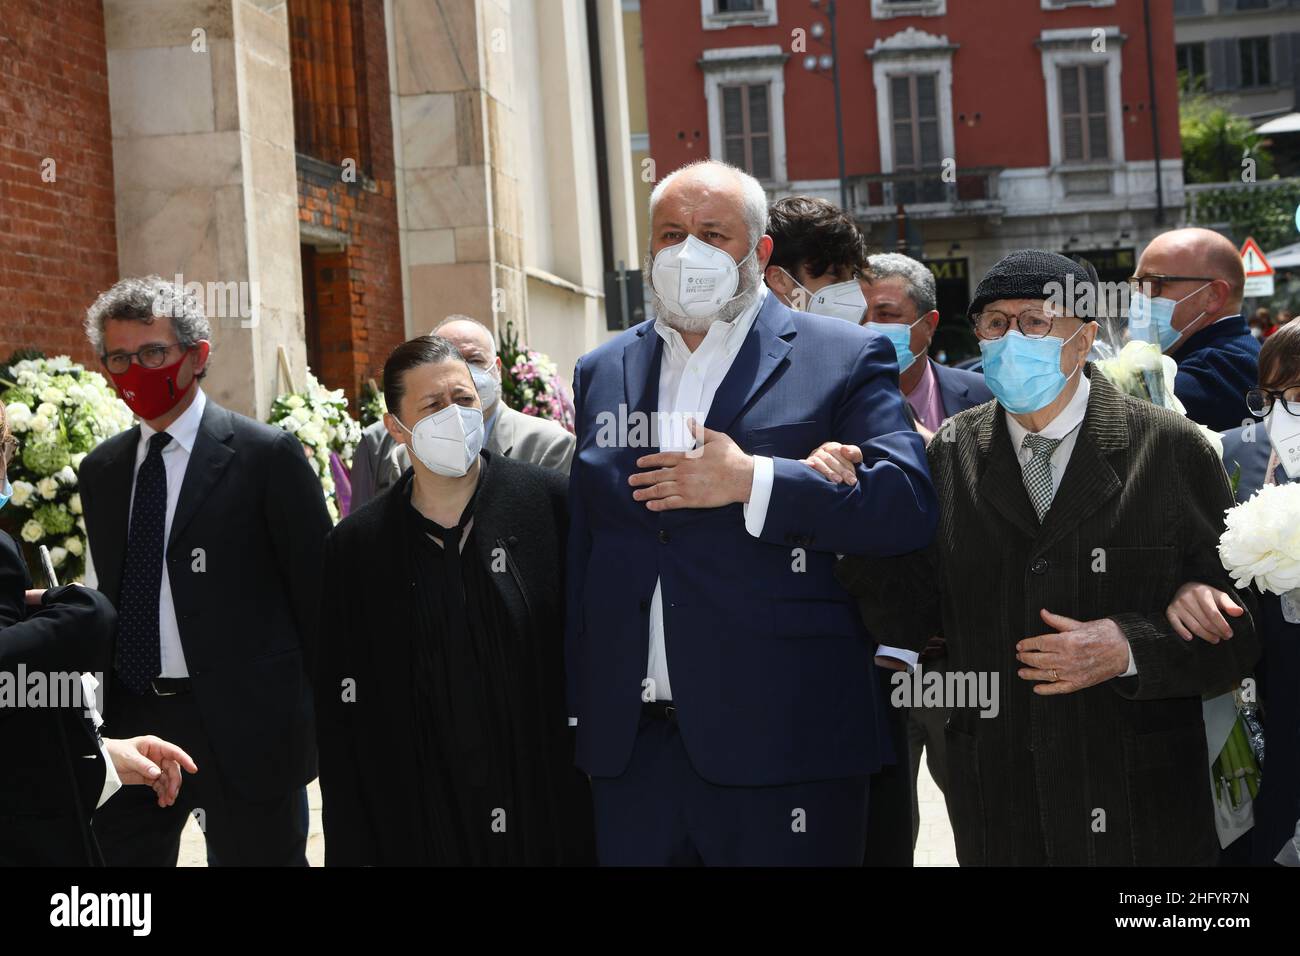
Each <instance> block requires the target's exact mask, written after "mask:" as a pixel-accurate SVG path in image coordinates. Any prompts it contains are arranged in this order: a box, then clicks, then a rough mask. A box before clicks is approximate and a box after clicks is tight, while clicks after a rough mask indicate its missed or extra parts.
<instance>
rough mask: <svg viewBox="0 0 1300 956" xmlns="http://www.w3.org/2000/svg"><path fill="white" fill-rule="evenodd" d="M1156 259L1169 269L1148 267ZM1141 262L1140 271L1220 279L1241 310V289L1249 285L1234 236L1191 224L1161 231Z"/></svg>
mask: <svg viewBox="0 0 1300 956" xmlns="http://www.w3.org/2000/svg"><path fill="white" fill-rule="evenodd" d="M1157 262H1159V263H1163V264H1165V265H1167V266H1168V268H1160V269H1157V268H1154V267H1153V268H1149V269H1148V268H1146V267H1147V266H1148V265H1149V264H1153V263H1157ZM1139 265H1140V267H1141V268H1140V269H1139V271H1140V272H1158V273H1162V274H1164V275H1185V276H1207V277H1209V278H1212V279H1221V280H1223V282H1225V283H1227V286H1228V292H1229V298H1230V299H1234V300H1235V303H1236V306H1237V310H1238V311H1240V309H1241V295H1242V290H1243V289H1244V288H1245V285H1246V270H1245V267H1244V266H1242V264H1241V254H1240V253H1239V252H1238V251H1237V247H1236V246H1235V245H1233V243H1232V240H1231V239H1228V238H1227V237H1226V236H1223V235H1221V234H1220V233H1217V232H1215V231H1214V230H1213V229H1200V228H1196V227H1192V228H1188V229H1173V230H1170V231H1169V232H1166V233H1162V234H1161V235H1158V236H1156V237H1155V238H1154V239H1152V240H1151V244H1150V245H1149V246H1147V248H1146V251H1145V252H1143V253H1142V261H1141V263H1140V264H1139ZM1224 314H1225V315H1231V314H1232V313H1230V312H1228V313H1224Z"/></svg>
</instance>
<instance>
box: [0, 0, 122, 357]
mask: <svg viewBox="0 0 1300 956" xmlns="http://www.w3.org/2000/svg"><path fill="white" fill-rule="evenodd" d="M73 47H75V49H76V51H77V55H76V56H70V55H69V50H70V49H71V48H73ZM115 281H117V238H116V227H115V224H114V197H113V138H112V130H111V126H110V123H109V109H108V59H107V51H106V45H105V40H104V15H103V12H102V11H101V9H100V0H6V2H5V3H4V4H3V10H2V11H0V299H3V300H4V303H5V316H4V321H3V322H0V361H3V360H5V359H7V358H8V357H9V356H10V355H11V354H13V352H14V351H15V350H17V349H26V348H40V349H42V350H43V351H45V352H46V353H47V354H50V355H54V354H69V355H71V356H72V357H73V358H75V359H77V360H78V361H82V362H94V361H95V359H94V356H92V355H91V349H90V346H89V345H88V344H87V343H86V337H85V335H84V334H83V333H82V331H81V324H82V320H83V319H84V317H85V313H86V307H87V306H89V305H90V303H91V302H92V301H94V299H95V296H97V295H98V294H99V293H100V292H101V291H102V290H104V289H106V288H108V287H109V286H110V285H112V284H113V283H114V282H115Z"/></svg>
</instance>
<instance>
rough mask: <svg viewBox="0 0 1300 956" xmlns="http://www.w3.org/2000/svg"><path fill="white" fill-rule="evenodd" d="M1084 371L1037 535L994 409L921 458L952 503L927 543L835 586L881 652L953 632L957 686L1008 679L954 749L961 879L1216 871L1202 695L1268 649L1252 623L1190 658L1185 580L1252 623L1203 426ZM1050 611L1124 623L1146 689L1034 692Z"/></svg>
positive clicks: (1227, 682)
mask: <svg viewBox="0 0 1300 956" xmlns="http://www.w3.org/2000/svg"><path fill="white" fill-rule="evenodd" d="M1087 372H1088V374H1089V379H1090V382H1091V393H1090V395H1089V398H1088V409H1087V412H1086V414H1085V417H1084V421H1083V424H1082V426H1081V429H1082V430H1081V431H1080V433H1079V437H1078V439H1077V442H1076V444H1075V447H1074V450H1073V452H1072V453H1071V456H1070V460H1069V464H1068V465H1067V467H1066V470H1065V474H1064V476H1063V477H1062V480H1061V487H1060V490H1059V491H1058V492H1057V494H1056V497H1055V498H1054V499H1053V503H1052V506H1051V508H1050V509H1049V510H1048V512H1047V514H1046V515H1045V516H1044V519H1043V522H1042V523H1041V524H1040V523H1039V522H1038V519H1037V517H1036V515H1035V513H1034V509H1033V505H1032V504H1031V503H1030V500H1029V494H1028V492H1027V491H1026V490H1025V485H1024V479H1023V477H1022V474H1021V469H1020V463H1019V461H1018V460H1017V458H1016V454H1015V452H1014V451H1013V450H1012V447H1011V440H1010V434H1009V431H1008V429H1007V424H1006V418H1005V413H1004V412H1003V409H1002V406H1001V405H1000V404H999V403H997V402H990V403H987V404H984V405H980V406H978V407H976V408H973V409H970V410H969V411H966V412H963V413H961V414H960V415H958V416H957V417H956V418H954V419H953V425H954V428H953V432H954V438H953V440H952V441H940V440H937V439H936V440H935V441H932V442H931V443H930V445H929V447H928V448H927V453H928V456H929V461H930V471H931V474H932V475H933V477H934V484H935V489H936V490H937V491H938V493H939V500H940V502H941V505H942V510H941V513H940V521H939V532H938V535H937V536H936V539H935V543H934V545H933V546H932V547H931V548H930V549H928V550H927V551H926V552H918V553H916V554H913V555H909V556H907V557H904V558H901V559H889V560H880V561H870V560H867V559H863V558H857V557H847V558H845V559H844V560H843V561H842V562H841V563H840V565H839V568H838V573H839V574H840V575H841V580H842V581H843V582H844V584H845V585H846V586H847V587H848V588H849V589H850V590H851V591H853V593H855V594H857V595H858V596H859V599H860V608H861V610H862V613H863V616H864V618H865V620H866V623H867V626H868V628H870V629H871V631H872V633H873V635H874V636H875V637H876V639H877V640H879V641H881V642H883V643H886V644H891V645H894V646H898V647H910V648H913V649H916V650H919V649H920V648H921V647H922V646H923V645H924V644H925V641H926V639H927V638H929V637H930V636H931V635H933V634H938V633H942V635H943V636H944V638H945V639H946V640H947V642H948V666H947V670H948V672H949V673H950V674H951V673H955V672H967V673H973V674H977V675H978V674H980V673H983V674H996V675H997V676H998V685H999V686H998V691H999V704H1000V708H999V712H998V714H997V715H996V716H993V717H988V718H984V717H981V716H980V713H979V711H978V710H977V709H975V708H973V707H972V708H956V709H954V710H953V711H952V716H951V717H950V718H949V721H948V726H947V731H946V736H945V739H946V741H947V760H948V786H947V787H946V788H945V794H946V797H947V800H948V808H949V813H950V814H951V816H952V823H953V833H954V836H955V837H956V843H957V858H958V860H959V861H960V862H961V864H962V865H963V866H969V865H979V864H997V865H1022V864H1027V863H1028V864H1037V863H1050V864H1065V865H1091V864H1102V865H1134V864H1136V865H1160V866H1168V865H1188V864H1207V863H1208V864H1213V863H1214V862H1215V861H1216V860H1217V858H1218V852H1219V847H1218V842H1217V840H1216V837H1215V830H1214V818H1213V812H1214V811H1213V808H1212V805H1211V800H1210V787H1209V782H1208V780H1207V773H1208V767H1209V761H1208V758H1207V754H1206V746H1205V727H1204V723H1203V721H1202V718H1201V696H1202V695H1203V694H1218V693H1222V692H1223V691H1225V690H1229V689H1231V688H1232V687H1233V686H1234V685H1235V684H1236V683H1237V682H1238V681H1240V680H1241V678H1243V677H1245V676H1247V675H1248V674H1249V673H1250V670H1251V667H1252V665H1253V664H1254V663H1255V661H1256V660H1257V659H1258V657H1259V642H1258V640H1257V638H1256V635H1255V631H1254V627H1253V623H1252V615H1251V614H1249V613H1248V614H1246V615H1243V616H1242V617H1239V618H1234V619H1232V621H1231V623H1232V630H1233V638H1232V639H1231V640H1226V641H1222V642H1220V643H1218V644H1209V643H1207V642H1205V641H1202V640H1193V641H1190V642H1187V641H1184V640H1182V639H1181V638H1180V637H1179V636H1178V635H1177V634H1175V633H1174V632H1173V631H1172V629H1171V627H1170V625H1169V623H1168V621H1167V620H1166V619H1165V613H1164V612H1165V608H1166V607H1167V606H1168V604H1169V601H1170V600H1171V599H1172V598H1173V596H1174V593H1175V592H1176V591H1177V589H1178V587H1179V586H1180V585H1182V584H1183V583H1184V582H1186V581H1203V582H1205V583H1207V584H1210V585H1212V586H1214V587H1216V588H1219V589H1220V590H1222V591H1226V592H1228V593H1229V594H1231V595H1233V596H1234V599H1235V600H1237V601H1238V603H1242V602H1244V605H1243V606H1245V607H1246V608H1248V609H1250V610H1252V611H1253V608H1254V602H1253V600H1251V598H1250V596H1249V594H1244V595H1243V594H1240V593H1239V592H1237V591H1236V589H1235V588H1234V587H1233V584H1232V580H1231V579H1230V577H1229V576H1228V573H1227V572H1226V571H1225V570H1224V569H1223V565H1222V564H1221V563H1220V562H1219V555H1218V550H1217V546H1218V541H1219V535H1220V534H1221V533H1222V531H1223V524H1224V518H1223V512H1224V509H1226V508H1228V507H1230V506H1231V505H1232V494H1231V492H1230V490H1229V488H1228V481H1227V477H1226V475H1225V474H1224V471H1223V466H1222V464H1221V463H1220V461H1219V458H1218V456H1217V455H1216V454H1215V452H1214V450H1213V449H1212V448H1211V447H1210V445H1209V443H1208V442H1206V441H1205V440H1204V439H1203V438H1202V437H1201V435H1200V433H1199V431H1198V430H1197V429H1196V427H1195V426H1194V425H1193V424H1192V423H1191V422H1189V421H1187V420H1186V419H1185V418H1183V417H1182V416H1180V415H1176V414H1174V413H1173V412H1170V411H1167V410H1165V409H1161V408H1157V407H1155V406H1154V405H1151V404H1149V403H1147V402H1142V401H1139V400H1137V399H1133V398H1129V397H1127V396H1123V395H1121V394H1120V393H1119V392H1117V391H1116V389H1115V388H1114V387H1113V386H1112V385H1111V384H1110V383H1109V382H1108V381H1106V379H1105V378H1104V377H1103V376H1102V375H1100V374H1095V373H1093V372H1092V366H1091V365H1089V366H1088V367H1087ZM1040 608H1047V609H1048V610H1049V611H1052V612H1055V613H1056V614H1063V615H1065V616H1067V617H1071V618H1074V619H1075V620H1079V621H1092V620H1096V619H1099V618H1103V617H1110V618H1113V619H1114V620H1115V621H1116V623H1117V624H1118V625H1119V627H1120V629H1121V631H1122V632H1123V633H1124V636H1125V637H1126V638H1127V639H1128V642H1129V647H1130V648H1131V649H1132V651H1133V657H1134V661H1135V663H1136V665H1137V676H1135V677H1117V678H1113V679H1111V680H1108V681H1104V682H1102V683H1100V684H1097V685H1095V686H1092V687H1088V688H1085V689H1083V690H1081V691H1076V692H1075V693H1071V694H1063V695H1056V696H1042V695H1037V694H1034V693H1033V691H1032V684H1031V682H1029V681H1025V680H1023V679H1021V678H1020V677H1019V676H1018V675H1017V671H1018V670H1019V668H1020V666H1021V665H1020V664H1019V662H1018V661H1017V660H1016V657H1015V645H1016V642H1017V641H1019V640H1022V639H1023V638H1026V637H1033V636H1037V635H1041V634H1045V633H1051V628H1049V627H1048V626H1047V625H1046V624H1044V623H1043V621H1042V620H1041V618H1040V617H1039V609H1040ZM1098 810H1100V811H1103V812H1104V814H1105V816H1104V818H1099V817H1098V816H1097V815H1096V812H1097V811H1098ZM1099 820H1104V829H1098V828H1097V827H1096V824H1097V823H1098V821H1099Z"/></svg>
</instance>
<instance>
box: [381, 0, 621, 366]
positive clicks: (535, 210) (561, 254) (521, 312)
mask: <svg viewBox="0 0 1300 956" xmlns="http://www.w3.org/2000/svg"><path fill="white" fill-rule="evenodd" d="M585 7H586V4H585V2H584V0H440V2H439V3H437V4H432V3H428V2H426V0H388V10H389V11H390V15H389V17H388V29H389V44H390V53H391V54H392V55H391V56H390V62H391V63H392V67H391V71H392V88H393V97H392V100H393V127H394V131H395V139H396V140H397V142H396V143H395V144H394V145H395V147H396V150H395V153H396V160H397V190H398V224H399V228H400V234H401V247H402V263H403V275H404V279H405V282H404V295H405V298H406V317H407V330H408V332H409V333H410V334H412V335H415V334H421V333H423V332H426V331H428V330H429V328H431V327H432V326H433V325H434V324H436V322H437V321H438V320H439V319H440V318H442V317H443V316H444V315H446V314H447V313H449V312H453V311H461V312H466V313H468V314H470V315H473V316H475V317H476V318H480V319H482V320H483V321H484V322H486V323H489V324H493V325H494V327H495V328H496V329H497V331H498V334H499V333H500V332H502V331H504V329H505V327H506V324H507V322H509V323H513V325H514V327H515V329H516V330H517V331H518V333H519V336H520V340H521V341H522V342H524V343H525V344H527V345H529V346H531V347H532V348H535V349H538V350H540V351H543V352H546V353H548V354H549V355H550V356H551V357H552V358H553V359H554V360H555V361H556V362H557V364H558V365H559V367H560V370H561V372H562V373H563V374H564V375H566V376H568V375H569V374H570V373H571V372H572V369H573V364H574V362H575V361H576V360H577V358H578V357H579V356H580V355H582V354H583V353H584V352H586V351H588V350H590V349H591V348H592V347H593V346H595V345H596V344H597V343H598V342H599V341H601V340H602V339H604V338H606V337H607V336H608V334H607V333H606V332H605V331H604V327H605V319H604V291H603V284H604V279H603V271H604V270H603V262H602V243H601V230H600V207H599V195H598V190H597V185H596V182H597V179H596V172H597V168H596V151H595V145H594V135H595V134H594V130H595V123H594V117H593V106H592V90H591V78H590V66H589V60H588V54H589V50H588V46H587V21H586V11H585ZM598 8H599V12H598V20H599V28H600V31H601V56H602V74H603V77H604V83H603V89H604V94H605V110H604V112H605V123H606V127H607V142H608V143H609V147H608V152H609V159H610V162H609V166H610V196H611V202H612V208H611V219H612V224H613V233H614V247H615V260H616V261H617V259H619V258H622V259H624V260H625V261H627V262H629V264H631V263H632V262H634V261H635V256H636V238H635V235H636V212H635V206H634V202H633V192H632V185H631V183H632V178H633V172H632V163H631V158H630V157H629V156H628V154H627V150H626V145H625V144H626V143H627V141H628V135H629V131H628V117H627V105H626V104H627V95H626V87H625V77H626V66H625V63H624V61H623V55H622V54H623V38H622V15H621V9H620V0H599V3H598Z"/></svg>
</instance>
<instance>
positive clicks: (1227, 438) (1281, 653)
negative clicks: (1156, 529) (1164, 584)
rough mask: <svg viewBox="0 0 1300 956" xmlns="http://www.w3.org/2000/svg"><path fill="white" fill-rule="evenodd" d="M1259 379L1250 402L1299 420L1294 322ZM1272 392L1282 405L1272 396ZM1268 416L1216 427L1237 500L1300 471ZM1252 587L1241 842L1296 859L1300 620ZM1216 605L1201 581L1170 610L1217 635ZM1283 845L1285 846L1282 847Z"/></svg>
mask: <svg viewBox="0 0 1300 956" xmlns="http://www.w3.org/2000/svg"><path fill="white" fill-rule="evenodd" d="M1259 385H1260V390H1261V391H1262V392H1263V393H1264V398H1263V401H1262V404H1256V406H1255V407H1256V408H1257V409H1258V410H1260V411H1263V412H1264V413H1265V414H1266V415H1267V414H1268V413H1270V412H1271V413H1272V415H1273V416H1275V417H1280V418H1281V420H1280V421H1279V422H1278V424H1279V425H1280V424H1284V423H1286V422H1287V418H1285V417H1282V416H1292V417H1295V418H1296V419H1297V421H1300V323H1296V322H1292V323H1290V324H1288V325H1284V326H1282V327H1281V328H1279V329H1278V330H1277V331H1276V332H1275V333H1273V335H1272V336H1270V337H1269V338H1268V339H1267V340H1266V341H1265V342H1264V347H1263V348H1262V349H1260V353H1259ZM1278 395H1282V396H1283V397H1284V399H1285V404H1283V403H1282V402H1279V401H1278V400H1277V396H1278ZM1257 401H1259V400H1258V399H1257ZM1267 421H1268V420H1267V419H1265V421H1263V422H1258V423H1255V424H1254V425H1253V427H1251V429H1250V430H1249V431H1247V429H1246V427H1244V426H1243V427H1242V428H1234V429H1232V430H1230V431H1226V432H1224V433H1223V463H1224V465H1225V466H1226V467H1227V469H1228V474H1229V475H1232V476H1234V477H1235V481H1236V488H1235V491H1236V498H1237V501H1239V502H1242V501H1246V500H1248V499H1249V498H1250V497H1251V496H1252V495H1254V494H1255V492H1257V491H1259V490H1260V488H1261V487H1263V486H1264V485H1265V484H1273V483H1276V484H1285V483H1287V482H1292V483H1300V471H1297V472H1296V476H1295V478H1292V477H1291V476H1290V475H1289V474H1288V473H1287V471H1286V469H1285V467H1284V466H1283V465H1282V464H1281V463H1280V462H1279V460H1278V456H1277V452H1276V451H1275V450H1274V447H1273V443H1272V442H1271V441H1270V439H1269V436H1268V431H1269V430H1268V427H1267V424H1266V422H1267ZM1277 430H1278V431H1281V430H1282V429H1277ZM1287 430H1288V431H1289V429H1287ZM1252 590H1253V591H1254V594H1255V600H1256V602H1257V603H1258V605H1259V614H1258V616H1257V618H1256V621H1255V627H1256V630H1257V631H1258V632H1259V640H1260V645H1261V647H1262V648H1263V655H1262V656H1261V658H1260V662H1259V665H1258V667H1257V668H1256V676H1257V677H1258V678H1259V699H1260V704H1261V709H1262V711H1263V722H1264V745H1265V746H1264V765H1263V767H1262V775H1261V779H1260V787H1259V797H1258V798H1257V799H1256V800H1255V826H1254V828H1253V829H1252V830H1251V831H1250V833H1248V834H1247V835H1246V836H1245V837H1243V838H1242V839H1241V841H1240V842H1241V843H1242V844H1245V845H1247V848H1248V850H1249V859H1250V862H1251V863H1253V864H1254V865H1257V866H1271V865H1272V864H1273V863H1274V862H1275V861H1282V860H1284V861H1286V862H1288V863H1289V864H1290V865H1292V866H1295V865H1296V863H1297V860H1298V859H1300V830H1298V829H1297V828H1298V827H1300V620H1296V619H1297V618H1300V614H1297V613H1296V611H1295V610H1294V609H1292V611H1291V612H1290V614H1288V613H1287V612H1286V611H1285V610H1284V608H1283V605H1282V598H1281V597H1280V596H1278V595H1276V594H1269V593H1268V592H1265V591H1260V590H1258V589H1255V588H1252ZM1220 609H1224V610H1226V611H1227V616H1228V617H1236V616H1239V615H1240V612H1239V611H1235V610H1233V603H1232V601H1231V599H1230V598H1229V597H1228V595H1226V594H1223V593H1222V592H1220V591H1218V590H1217V589H1211V588H1208V587H1206V588H1204V589H1203V593H1198V594H1192V595H1187V596H1185V597H1184V600H1183V601H1182V602H1181V603H1178V604H1176V606H1175V607H1173V608H1171V609H1170V612H1171V615H1172V616H1175V617H1178V618H1179V619H1180V623H1182V624H1183V626H1184V628H1185V629H1186V630H1187V631H1188V632H1190V633H1194V634H1196V635H1197V636H1199V637H1203V638H1206V639H1211V640H1217V639H1220V638H1221V637H1222V636H1223V634H1225V633H1227V629H1228V627H1229V625H1228V622H1227V619H1226V618H1225V616H1224V613H1223V610H1220ZM1247 837H1248V838H1249V839H1247ZM1235 845H1236V844H1234V846H1235ZM1286 847H1289V848H1290V849H1289V850H1287V851H1286V852H1283V851H1284V848H1286ZM1236 853H1237V855H1236V856H1234V857H1232V861H1233V862H1237V861H1240V862H1245V861H1246V855H1245V853H1246V850H1245V849H1243V850H1238V851H1236ZM1279 854H1281V856H1280V857H1279Z"/></svg>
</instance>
